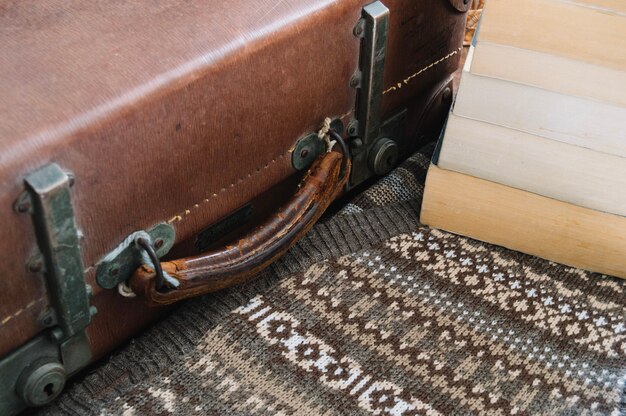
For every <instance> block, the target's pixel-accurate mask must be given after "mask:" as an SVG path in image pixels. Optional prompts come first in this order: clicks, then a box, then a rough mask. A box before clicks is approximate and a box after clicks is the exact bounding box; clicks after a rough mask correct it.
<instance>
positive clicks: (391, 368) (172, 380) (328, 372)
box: [42, 153, 626, 415]
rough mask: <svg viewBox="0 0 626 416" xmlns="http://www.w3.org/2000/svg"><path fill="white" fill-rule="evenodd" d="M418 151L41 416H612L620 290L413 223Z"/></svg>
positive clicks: (620, 375)
mask: <svg viewBox="0 0 626 416" xmlns="http://www.w3.org/2000/svg"><path fill="white" fill-rule="evenodd" d="M427 166H428V155H424V154H420V153H418V154H416V155H415V156H413V157H411V158H410V159H408V160H407V161H406V162H405V163H404V164H403V165H402V166H401V167H400V168H398V169H396V170H395V171H394V172H393V173H392V174H391V175H389V176H387V177H386V178H384V179H383V180H382V181H380V182H379V183H378V184H376V185H375V186H373V187H371V188H370V189H369V190H368V191H366V192H365V193H364V194H362V195H361V196H359V197H357V198H356V199H354V200H353V201H352V202H351V203H349V204H348V205H346V206H345V207H344V208H343V209H342V210H341V211H339V212H338V213H337V214H336V215H334V216H333V217H331V218H327V219H326V220H324V221H322V222H321V223H319V224H318V225H317V226H316V227H315V228H314V230H313V231H312V232H311V233H310V234H309V235H308V236H307V237H306V238H305V239H304V240H302V241H301V242H300V243H299V244H298V245H296V246H295V247H294V248H293V249H292V250H290V252H289V253H288V254H287V255H286V256H285V257H284V258H283V259H281V260H280V261H279V262H278V263H276V264H275V265H273V266H272V267H271V268H270V269H269V270H267V271H266V272H264V273H262V274H261V275H260V276H259V277H258V279H256V280H255V281H253V282H251V283H249V284H247V285H244V286H241V287H238V288H234V289H231V290H227V291H224V292H221V293H218V294H214V295H210V296H205V297H202V298H199V299H195V300H192V301H189V302H187V303H185V304H183V305H182V306H181V307H180V308H179V309H178V310H176V312H175V313H173V314H172V315H171V316H169V317H168V318H167V319H165V320H164V321H162V322H160V323H159V324H157V325H156V326H155V327H153V328H152V329H150V330H149V331H147V332H146V333H145V334H143V335H142V336H140V337H139V338H137V339H136V340H135V341H134V342H133V343H132V344H131V345H129V346H128V347H127V348H125V349H124V350H122V351H121V352H119V353H118V354H117V355H115V356H114V357H112V358H111V359H110V360H108V362H105V363H102V364H100V365H99V367H97V368H96V369H95V370H93V371H92V372H91V373H90V374H88V375H86V376H84V377H83V378H82V379H81V380H79V381H78V382H76V383H74V384H73V385H72V386H70V387H69V388H68V389H67V391H66V392H65V393H64V394H63V395H62V396H61V398H60V399H59V400H58V401H57V402H55V403H54V404H53V405H51V406H49V407H48V408H46V409H43V411H42V413H43V414H63V413H71V414H97V415H121V414H124V415H149V414H160V415H161V414H170V413H172V414H183V415H187V414H189V415H192V414H198V415H294V414H297V415H357V414H373V415H386V414H388V415H417V414H420V415H421V414H424V415H438V414H455V415H460V414H493V415H505V414H506V415H508V414H533V415H534V414H545V415H565V414H577V415H578V414H589V415H591V414H598V415H600V414H602V415H606V414H612V415H618V414H624V412H625V410H624V409H625V407H624V397H625V393H624V386H625V383H626V327H625V325H626V322H625V320H626V297H625V292H626V282H624V281H621V280H619V279H615V278H611V277H607V276H602V275H598V274H592V273H588V272H585V271H581V270H577V269H574V268H570V267H565V266H562V265H557V264H554V263H551V262H548V261H545V260H541V259H538V258H535V257H531V256H527V255H524V254H521V253H517V252H513V251H509V250H506V249H503V248H500V247H496V246H493V245H489V244H485V243H482V242H478V241H475V240H471V239H468V238H463V237H459V236H456V235H453V234H449V233H446V232H442V231H438V230H434V229H430V228H428V227H425V226H423V225H421V224H420V223H419V220H418V215H419V207H420V199H421V193H422V189H423V188H422V187H423V180H424V176H425V173H426V168H427Z"/></svg>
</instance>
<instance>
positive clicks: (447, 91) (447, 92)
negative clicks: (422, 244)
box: [441, 87, 452, 101]
mask: <svg viewBox="0 0 626 416" xmlns="http://www.w3.org/2000/svg"><path fill="white" fill-rule="evenodd" d="M441 96H442V98H443V99H444V100H445V101H448V100H449V99H450V97H452V90H451V89H450V87H446V89H445V90H443V93H442V94H441Z"/></svg>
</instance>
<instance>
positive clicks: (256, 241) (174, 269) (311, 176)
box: [130, 152, 351, 306]
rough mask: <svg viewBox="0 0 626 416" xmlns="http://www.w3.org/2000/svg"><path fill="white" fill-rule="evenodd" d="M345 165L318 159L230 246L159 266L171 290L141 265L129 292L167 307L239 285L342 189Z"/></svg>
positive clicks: (326, 156)
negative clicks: (174, 283)
mask: <svg viewBox="0 0 626 416" xmlns="http://www.w3.org/2000/svg"><path fill="white" fill-rule="evenodd" d="M350 167H351V165H350V161H349V160H348V159H345V156H344V155H342V154H341V153H337V152H328V153H323V154H322V155H320V156H318V158H317V159H316V160H315V162H314V163H313V165H311V167H310V169H309V171H308V172H307V174H306V175H305V176H304V178H303V179H302V182H301V183H300V185H299V187H298V188H299V189H298V191H297V192H296V194H295V195H294V196H293V198H292V199H291V200H290V201H289V202H287V204H286V205H285V206H283V207H282V208H281V209H280V210H279V211H278V213H276V214H275V215H273V216H272V217H270V218H269V219H268V220H267V221H265V223H263V224H262V225H260V226H259V227H257V228H255V229H254V230H253V231H251V232H250V233H249V234H248V235H246V236H245V237H243V238H242V239H241V240H239V241H238V242H236V243H235V244H234V245H229V246H226V247H223V248H220V249H217V250H213V251H210V252H206V253H203V254H201V255H198V256H194V257H187V258H183V259H179V260H174V261H169V262H164V263H161V267H162V268H163V270H165V271H166V272H167V273H169V274H170V275H171V276H172V277H174V278H175V279H176V280H178V281H179V282H180V285H179V286H178V287H177V288H175V289H162V290H157V289H156V278H155V277H156V274H155V272H154V270H152V269H150V268H149V267H147V266H145V265H144V266H142V267H140V268H139V269H137V270H136V271H135V273H134V274H133V276H132V277H131V279H130V286H131V287H132V289H133V291H134V292H135V293H136V294H137V295H138V296H141V297H144V298H145V299H146V301H147V302H148V304H150V305H153V306H156V305H167V304H171V303H174V302H178V301H180V300H183V299H187V298H191V297H194V296H199V295H203V294H206V293H209V292H215V291H218V290H221V289H225V288H227V287H230V286H234V285H237V284H240V283H242V282H244V281H246V280H248V279H250V278H251V277H253V276H254V275H255V274H257V273H258V272H260V271H261V270H263V269H265V268H266V267H268V266H269V265H270V264H271V263H272V262H274V261H275V260H276V259H278V258H279V257H280V256H281V255H283V254H284V253H285V252H286V251H287V250H288V249H289V248H290V247H291V246H292V245H293V244H295V243H296V242H297V241H298V240H299V239H300V238H302V237H303V236H304V235H305V234H306V233H307V232H308V231H309V230H310V229H311V227H312V226H313V225H314V224H315V223H316V222H317V220H318V219H319V218H320V216H321V215H322V214H323V213H324V211H325V210H326V208H328V206H329V205H330V203H331V202H332V201H333V200H334V199H335V198H336V197H337V195H338V194H339V193H340V192H341V190H342V189H343V187H344V185H345V183H346V181H347V180H348V178H349V176H350Z"/></svg>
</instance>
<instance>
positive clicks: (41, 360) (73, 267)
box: [0, 163, 97, 415]
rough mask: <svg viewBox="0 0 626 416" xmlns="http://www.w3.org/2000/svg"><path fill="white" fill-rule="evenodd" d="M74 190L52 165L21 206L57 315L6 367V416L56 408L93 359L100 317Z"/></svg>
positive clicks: (0, 403) (0, 373)
mask: <svg viewBox="0 0 626 416" xmlns="http://www.w3.org/2000/svg"><path fill="white" fill-rule="evenodd" d="M72 184H73V178H72V176H71V175H70V174H68V173H67V172H64V171H63V170H62V169H61V168H60V167H59V166H58V165H57V164H55V163H52V164H49V165H47V166H45V167H43V168H41V169H39V170H38V171H36V172H34V173H32V174H30V175H28V176H27V177H26V179H25V185H26V191H25V192H24V193H23V194H22V195H21V196H20V198H19V199H18V202H17V205H16V209H17V210H18V211H19V212H23V213H30V214H31V215H32V218H33V223H34V226H35V232H36V234H37V245H38V250H39V253H38V254H36V255H35V256H34V261H31V262H29V264H30V267H31V270H33V269H35V270H39V271H41V272H43V273H44V275H45V281H46V287H47V293H48V297H49V300H50V304H51V309H50V310H49V311H48V312H47V313H46V314H44V316H43V317H42V319H41V320H40V323H41V325H42V326H43V327H46V328H48V329H47V330H46V331H45V332H44V333H42V334H41V335H39V336H37V337H35V338H34V339H32V340H31V341H29V342H28V343H27V344H26V345H24V346H22V347H21V348H19V349H18V350H16V351H14V352H13V353H11V354H9V355H8V356H6V357H5V358H3V359H2V360H1V361H0V414H9V415H10V414H15V413H17V412H19V411H20V410H21V409H23V408H24V407H26V406H41V405H44V404H46V403H49V402H51V401H52V400H54V398H56V396H58V394H59V393H60V392H61V391H62V390H63V387H64V385H65V381H66V379H67V377H68V376H69V375H71V374H73V373H76V372H77V371H78V370H80V369H82V368H83V367H85V366H86V365H87V363H88V362H89V361H90V359H91V351H90V349H89V344H88V340H87V335H86V334H85V328H86V327H87V326H88V325H89V323H90V322H91V317H92V316H93V315H95V314H96V312H97V311H96V308H95V307H94V306H90V305H89V297H90V295H91V288H90V287H89V286H87V285H86V283H85V276H84V267H83V261H82V257H81V252H80V233H79V231H78V228H77V226H76V221H75V219H74V209H73V207H72V200H71V195H70V187H71V186H72ZM36 263H38V264H37V266H38V267H35V264H36Z"/></svg>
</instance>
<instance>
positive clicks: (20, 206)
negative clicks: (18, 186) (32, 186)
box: [13, 192, 33, 214]
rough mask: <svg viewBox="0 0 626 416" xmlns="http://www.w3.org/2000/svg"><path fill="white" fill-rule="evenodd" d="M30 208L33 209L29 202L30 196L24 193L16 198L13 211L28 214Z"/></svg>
mask: <svg viewBox="0 0 626 416" xmlns="http://www.w3.org/2000/svg"><path fill="white" fill-rule="evenodd" d="M32 207H33V204H32V202H31V200H30V196H29V195H28V193H26V192H23V193H22V194H21V195H20V196H19V197H18V198H17V200H16V201H15V204H13V209H15V211H16V212H19V213H20V214H26V213H28V212H29V211H30V210H31V208H32Z"/></svg>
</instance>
